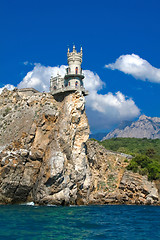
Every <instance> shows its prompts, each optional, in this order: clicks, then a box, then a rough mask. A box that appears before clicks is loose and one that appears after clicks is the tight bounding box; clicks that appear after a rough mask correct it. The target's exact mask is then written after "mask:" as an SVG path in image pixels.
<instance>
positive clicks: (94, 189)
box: [0, 90, 160, 205]
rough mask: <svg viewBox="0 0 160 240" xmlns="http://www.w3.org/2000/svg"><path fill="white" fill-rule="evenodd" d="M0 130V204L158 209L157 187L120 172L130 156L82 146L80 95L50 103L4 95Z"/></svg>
mask: <svg viewBox="0 0 160 240" xmlns="http://www.w3.org/2000/svg"><path fill="white" fill-rule="evenodd" d="M0 126H1V127H0V203H1V204H8V203H25V202H31V201H33V202H34V203H36V204H42V205H43V204H56V205H69V204H78V205H81V204H110V203H111V204H118V203H121V204H122V203H125V204H159V193H158V189H160V187H159V182H156V183H154V182H149V181H148V180H147V178H146V177H145V176H140V175H139V174H134V173H131V172H128V171H126V166H127V165H128V162H129V161H130V156H127V155H124V154H118V153H113V152H111V151H107V150H106V149H105V148H104V147H103V146H101V145H99V144H98V143H97V142H94V141H91V140H88V137H89V125H88V120H87V117H86V114H85V99H84V96H83V95H82V94H81V92H74V93H70V94H65V95H63V96H62V95H61V96H60V95H59V96H57V97H56V99H55V98H54V97H53V96H52V95H50V94H49V93H38V92H37V93H34V94H33V95H27V94H23V93H22V92H21V93H19V92H18V91H16V90H14V91H8V90H4V91H3V92H2V94H1V95H0ZM127 158H128V159H127ZM126 159H127V160H126Z"/></svg>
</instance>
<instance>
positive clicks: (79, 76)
mask: <svg viewBox="0 0 160 240" xmlns="http://www.w3.org/2000/svg"><path fill="white" fill-rule="evenodd" d="M68 78H80V79H84V75H83V74H82V73H81V74H75V73H68V74H66V75H65V76H64V79H68Z"/></svg>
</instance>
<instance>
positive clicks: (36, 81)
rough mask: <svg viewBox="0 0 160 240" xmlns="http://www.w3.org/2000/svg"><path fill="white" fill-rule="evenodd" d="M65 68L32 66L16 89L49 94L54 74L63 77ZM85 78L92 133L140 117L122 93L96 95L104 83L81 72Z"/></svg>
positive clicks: (85, 71)
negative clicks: (33, 90) (28, 88)
mask: <svg viewBox="0 0 160 240" xmlns="http://www.w3.org/2000/svg"><path fill="white" fill-rule="evenodd" d="M66 67H67V66H64V65H62V66H60V67H50V66H48V67H45V66H42V65H41V64H35V66H34V68H33V70H32V71H30V72H28V73H27V75H26V76H25V77H24V79H23V80H22V81H21V82H20V83H19V84H18V88H26V87H33V88H35V89H37V90H39V91H41V92H42V91H49V85H50V77H51V75H52V76H56V75H57V73H59V74H60V75H62V76H64V75H65V72H66V70H65V69H66ZM83 73H84V75H85V79H84V86H85V88H86V89H87V90H89V96H87V97H86V110H87V115H88V119H89V123H90V126H91V130H93V129H95V128H96V130H102V129H107V128H110V127H112V126H113V125H114V124H117V123H119V122H120V121H122V120H131V119H133V118H135V117H137V116H138V115H139V113H140V111H139V109H138V107H137V106H136V105H135V103H134V101H133V100H132V99H131V98H127V97H126V96H124V95H123V94H122V93H121V92H117V93H116V94H113V93H107V94H105V95H102V94H99V93H98V91H99V90H101V89H102V88H103V87H104V86H105V83H104V82H103V81H102V80H101V79H100V77H99V76H98V75H97V74H96V73H93V72H92V71H90V70H84V71H83Z"/></svg>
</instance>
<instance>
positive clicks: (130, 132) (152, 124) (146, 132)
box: [103, 115, 160, 140]
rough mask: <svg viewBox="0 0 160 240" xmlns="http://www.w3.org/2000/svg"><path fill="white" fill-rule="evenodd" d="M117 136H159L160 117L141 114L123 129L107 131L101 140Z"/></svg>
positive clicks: (152, 137)
mask: <svg viewBox="0 0 160 240" xmlns="http://www.w3.org/2000/svg"><path fill="white" fill-rule="evenodd" d="M118 137H122V138H123V137H124V138H125V137H129V138H148V139H156V138H160V118H158V117H153V118H151V117H147V116H145V115H141V116H140V117H139V119H138V120H137V121H135V122H133V123H131V124H129V125H128V126H125V127H124V128H123V129H121V128H116V129H114V130H113V131H112V132H110V133H108V134H107V135H106V136H105V137H104V138H103V140H105V139H110V138H118Z"/></svg>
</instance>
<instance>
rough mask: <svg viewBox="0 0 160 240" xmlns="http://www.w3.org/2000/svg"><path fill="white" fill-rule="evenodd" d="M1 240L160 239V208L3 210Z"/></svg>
mask: <svg viewBox="0 0 160 240" xmlns="http://www.w3.org/2000/svg"><path fill="white" fill-rule="evenodd" d="M0 239H16V240H18V239H27V240H30V239H35V240H41V239H42V240H43V239H45V240H47V239H56V240H59V239H67V240H70V239H77V240H80V239H91V240H92V239H97V240H98V239H120V240H123V239H129V240H134V239H138V240H139V239H144V240H148V239H149V240H150V239H156V240H157V239H160V207H159V206H124V205H119V206H118V205H116V206H109V205H107V206H76V207H75V206H70V207H56V206H43V207H42V206H41V207H37V206H22V205H14V206H12V205H9V206H0Z"/></svg>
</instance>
